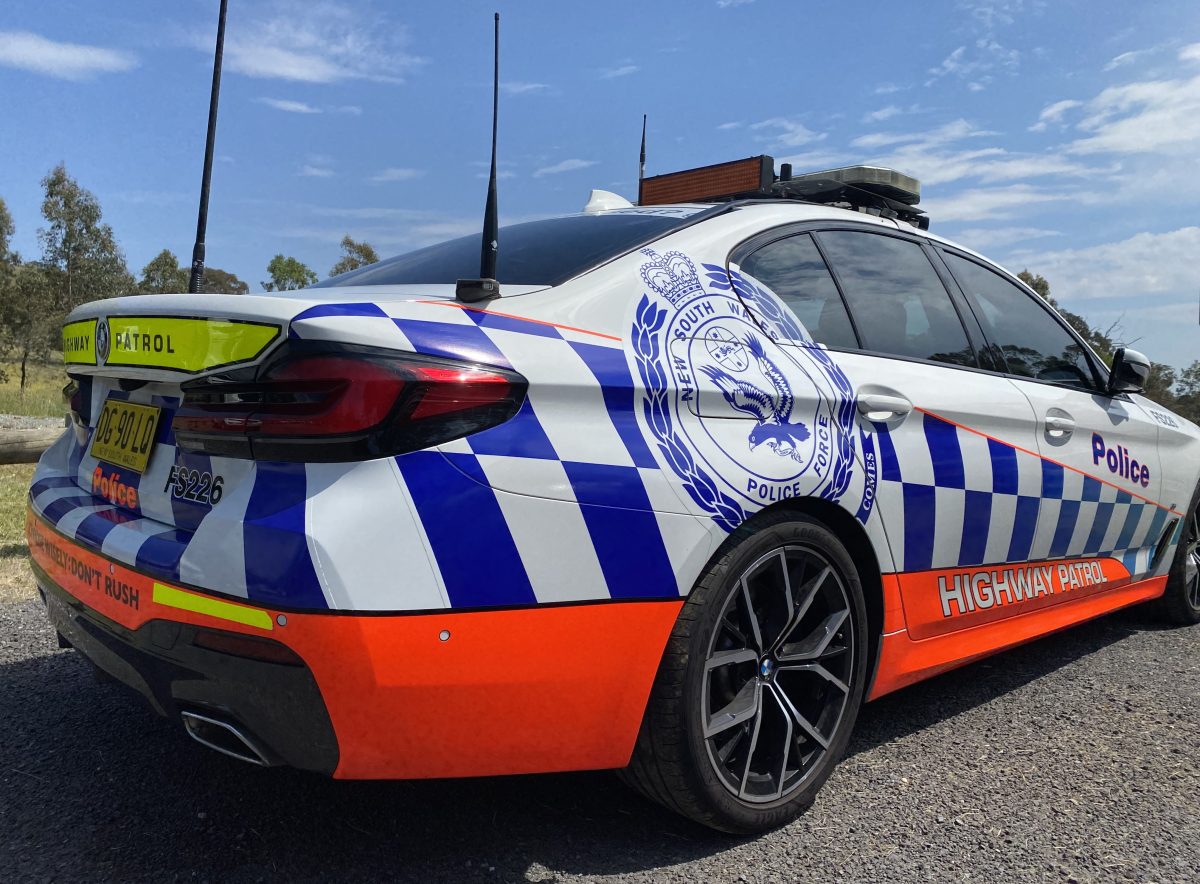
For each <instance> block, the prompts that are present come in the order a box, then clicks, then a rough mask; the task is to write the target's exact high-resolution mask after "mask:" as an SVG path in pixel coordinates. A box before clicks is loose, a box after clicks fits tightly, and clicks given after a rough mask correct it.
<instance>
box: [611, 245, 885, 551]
mask: <svg viewBox="0 0 1200 884" xmlns="http://www.w3.org/2000/svg"><path fill="white" fill-rule="evenodd" d="M643 254H644V255H645V256H646V258H647V259H648V260H647V261H646V262H645V263H643V264H642V267H641V277H642V280H643V282H644V283H645V286H646V293H645V294H644V295H643V297H642V298H641V299H640V301H639V302H638V305H637V308H636V312H635V317H634V321H633V329H632V334H631V337H630V340H631V342H632V348H631V354H632V359H633V362H634V363H635V365H636V366H637V370H638V373H639V375H640V377H641V380H642V383H643V386H644V388H645V390H644V393H643V397H642V402H641V408H640V412H641V413H640V416H641V418H642V420H643V421H644V429H645V430H646V431H648V433H649V435H650V436H651V437H652V442H653V444H654V445H655V447H657V449H658V451H659V454H660V455H661V456H662V457H663V459H664V460H665V461H666V462H667V465H668V466H669V467H670V468H671V470H672V471H674V472H675V474H676V475H677V476H678V477H679V478H680V479H681V480H682V482H683V485H684V488H685V489H686V490H687V492H688V494H689V495H690V496H691V497H692V499H693V500H694V501H695V502H696V503H697V504H698V505H699V506H700V507H701V508H703V509H704V510H706V511H707V512H708V513H709V514H710V515H711V517H712V518H713V520H714V521H715V522H716V523H717V524H718V525H720V526H721V527H722V528H724V529H725V530H727V531H732V530H733V529H734V528H735V527H737V525H738V524H740V523H741V522H743V521H745V519H746V518H748V517H749V515H750V514H752V513H753V512H755V511H757V510H759V509H761V508H763V507H764V506H768V505H770V504H772V503H775V502H776V501H780V500H786V499H788V498H793V497H821V498H824V499H827V500H831V501H839V500H841V498H842V497H843V496H844V495H845V494H846V492H847V489H848V488H849V487H850V484H851V479H852V478H853V474H854V466H855V443H856V438H855V433H856V425H855V405H854V392H853V387H852V386H851V385H850V383H849V381H848V380H847V378H846V376H845V374H844V373H843V372H842V370H841V369H840V368H839V367H838V366H837V365H836V364H835V363H834V361H833V360H832V359H831V358H830V356H829V354H828V352H827V351H826V350H825V349H824V348H823V347H820V346H818V345H816V344H815V343H814V342H813V340H812V338H811V336H809V335H808V334H807V332H805V330H804V329H803V327H802V326H801V325H800V323H799V322H797V321H796V320H795V318H794V317H793V316H792V314H791V313H790V312H789V311H788V310H787V308H786V307H784V305H783V304H782V303H781V302H779V300H778V298H776V296H775V295H774V294H773V293H771V292H770V291H769V290H768V289H766V288H765V287H764V286H762V285H759V284H758V283H757V282H756V281H754V280H753V279H751V278H750V277H749V276H747V275H745V274H742V273H739V272H738V271H737V270H734V269H729V270H727V269H726V268H725V267H722V266H720V265H715V264H703V265H701V266H702V268H703V271H704V276H703V279H702V278H701V276H700V274H699V273H697V270H696V265H695V263H694V262H693V261H692V260H691V259H690V258H689V257H687V256H686V255H684V254H682V253H680V252H675V251H672V252H667V253H665V254H661V255H660V254H657V253H656V252H654V251H652V250H650V249H646V250H644V251H643ZM863 478H864V479H865V480H866V482H867V484H868V486H869V494H868V493H866V492H867V489H864V492H865V493H864V505H863V506H860V507H859V514H858V515H859V518H860V519H862V520H863V521H865V520H866V517H867V516H868V515H869V511H870V504H869V502H868V501H869V500H873V498H874V493H873V492H874V487H873V486H874V479H875V476H874V458H873V457H872V458H871V459H870V462H869V464H868V470H867V475H865V476H864V477H863Z"/></svg>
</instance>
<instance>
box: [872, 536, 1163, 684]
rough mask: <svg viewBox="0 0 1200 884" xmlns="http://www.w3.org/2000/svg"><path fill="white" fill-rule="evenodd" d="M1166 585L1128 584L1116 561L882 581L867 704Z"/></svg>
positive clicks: (1150, 581)
mask: <svg viewBox="0 0 1200 884" xmlns="http://www.w3.org/2000/svg"><path fill="white" fill-rule="evenodd" d="M1166 583H1167V578H1166V577H1150V578H1147V579H1144V580H1137V581H1131V579H1130V575H1129V572H1128V571H1127V570H1126V569H1125V567H1124V566H1123V565H1122V564H1121V563H1120V562H1119V561H1117V560H1115V559H1107V558H1094V559H1073V560H1066V559H1064V560H1062V561H1054V562H1038V563H1030V564H1025V565H1017V566H1010V565H1002V566H995V565H993V566H988V567H982V568H966V569H963V568H955V569H946V570H943V571H923V572H919V573H909V574H888V575H884V579H883V590H884V596H885V599H884V602H885V609H886V610H888V611H892V612H895V611H900V612H902V613H903V619H904V622H903V624H900V623H898V622H897V619H898V618H896V617H895V616H892V617H889V618H888V622H887V623H886V624H885V634H884V636H883V639H882V641H881V642H880V649H879V665H878V667H877V669H876V674H875V682H874V685H873V686H872V689H871V693H870V697H869V699H872V700H874V699H876V698H877V697H882V696H883V695H884V694H887V693H890V692H892V691H895V690H898V689H900V688H902V687H906V686H908V685H910V684H914V683H916V682H918V681H921V680H923V679H926V678H930V677H932V676H934V675H938V674H939V673H942V672H946V671H949V670H951V669H954V668H956V667H958V666H962V665H964V664H966V663H970V662H972V661H974V660H978V659H981V658H983V657H987V656H989V655H991V654H994V653H997V652H998V651H1003V650H1005V649H1006V648H1011V647H1014V646H1016V645H1019V644H1022V643H1024V642H1028V641H1032V640H1034V639H1037V638H1041V637H1042V636H1044V635H1048V634H1049V633H1052V632H1055V631H1057V630H1060V629H1066V628H1067V627H1069V626H1074V625H1075V624H1077V623H1082V622H1084V621H1085V620H1090V619H1093V618H1095V617H1100V616H1102V615H1104V614H1108V613H1110V612H1111V611H1116V610H1118V609H1120V608H1124V607H1127V606H1129V605H1135V604H1137V603H1139V602H1144V601H1149V600H1150V599H1154V598H1158V597H1159V596H1161V595H1162V594H1163V591H1164V590H1165V588H1166Z"/></svg>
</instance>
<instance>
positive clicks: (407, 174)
mask: <svg viewBox="0 0 1200 884" xmlns="http://www.w3.org/2000/svg"><path fill="white" fill-rule="evenodd" d="M424 174H425V170H424V169H404V168H399V167H396V166H390V167H388V168H387V169H383V170H382V171H380V172H379V173H378V174H377V175H373V176H371V180H372V181H373V182H375V183H376V184H386V183H389V182H392V181H412V180H413V179H414V178H420V177H422V176H423V175H424Z"/></svg>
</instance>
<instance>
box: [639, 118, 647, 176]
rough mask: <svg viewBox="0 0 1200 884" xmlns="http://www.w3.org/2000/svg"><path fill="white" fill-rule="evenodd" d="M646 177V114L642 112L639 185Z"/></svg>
mask: <svg viewBox="0 0 1200 884" xmlns="http://www.w3.org/2000/svg"><path fill="white" fill-rule="evenodd" d="M645 177H646V115H645V114H642V153H641V156H640V157H639V159H638V186H639V187H640V186H641V183H642V179H643V178H645Z"/></svg>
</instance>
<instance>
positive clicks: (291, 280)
mask: <svg viewBox="0 0 1200 884" xmlns="http://www.w3.org/2000/svg"><path fill="white" fill-rule="evenodd" d="M267 273H269V274H271V281H270V282H264V283H263V284H262V287H263V289H264V290H265V291H268V292H290V291H294V290H296V289H302V288H307V287H308V286H310V285H315V284H316V282H317V274H315V273H313V272H312V271H311V270H310V269H309V268H308V267H307V266H305V265H304V264H301V263H300V262H299V261H297V260H296V259H295V258H292V257H284V256H283V255H276V256H275V257H274V258H272V259H271V263H270V264H268V265H267Z"/></svg>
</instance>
